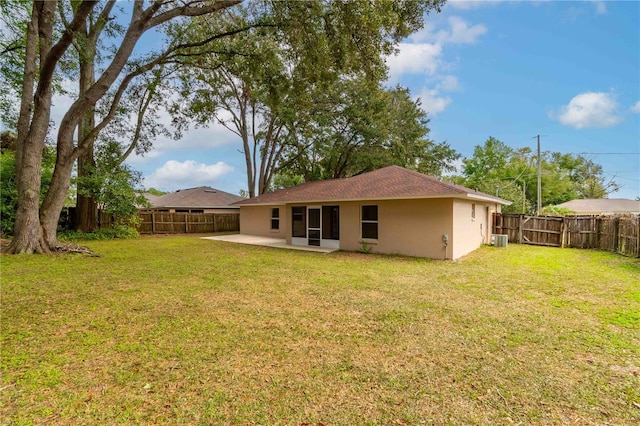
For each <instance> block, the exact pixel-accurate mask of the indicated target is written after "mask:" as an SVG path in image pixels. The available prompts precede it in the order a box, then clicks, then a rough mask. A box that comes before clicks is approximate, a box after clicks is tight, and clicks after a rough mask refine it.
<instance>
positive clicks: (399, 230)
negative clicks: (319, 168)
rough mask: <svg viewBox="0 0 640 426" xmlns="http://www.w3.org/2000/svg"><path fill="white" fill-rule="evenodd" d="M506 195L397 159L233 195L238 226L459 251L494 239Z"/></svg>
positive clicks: (352, 245) (449, 255)
mask: <svg viewBox="0 0 640 426" xmlns="http://www.w3.org/2000/svg"><path fill="white" fill-rule="evenodd" d="M504 204H509V202H508V201H505V200H502V199H500V198H497V197H494V196H491V195H488V194H484V193H481V192H477V191H475V190H472V189H469V188H465V187H462V186H459V185H454V184H451V183H447V182H442V181H440V180H438V179H437V178H434V177H431V176H427V175H424V174H421V173H418V172H415V171H411V170H407V169H404V168H402V167H399V166H389V167H385V168H382V169H378V170H375V171H372V172H369V173H364V174H361V175H358V176H353V177H350V178H345V179H334V180H326V181H318V182H308V183H304V184H301V185H297V186H294V187H291V188H286V189H281V190H279V191H275V192H272V193H268V194H263V195H260V196H258V197H255V198H250V199H245V200H243V201H239V202H236V203H234V205H235V206H239V207H240V233H241V234H246V235H255V236H263V237H273V238H281V239H285V240H286V242H287V244H291V245H298V246H320V247H327V248H337V249H341V250H348V251H356V250H359V249H361V248H363V247H366V248H367V249H371V251H372V252H374V253H388V254H401V255H407V256H416V257H430V258H434V259H457V258H459V257H461V256H464V255H465V254H467V253H470V252H472V251H473V250H475V249H477V248H478V247H479V246H480V245H481V244H483V243H489V241H490V235H489V233H490V229H491V228H490V224H491V218H492V213H494V212H500V208H501V206H502V205H504Z"/></svg>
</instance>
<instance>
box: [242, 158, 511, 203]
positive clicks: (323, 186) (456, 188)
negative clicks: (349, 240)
mask: <svg viewBox="0 0 640 426" xmlns="http://www.w3.org/2000/svg"><path fill="white" fill-rule="evenodd" d="M409 198H466V199H475V200H483V201H493V202H497V203H501V204H511V203H510V202H509V201H506V200H503V199H501V198H497V197H494V196H492V195H489V194H484V193H482V192H478V191H476V190H473V189H469V188H465V187H463V186H460V185H455V184H452V183H448V182H443V181H441V180H439V179H437V178H435V177H432V176H427V175H424V174H422V173H418V172H415V171H412V170H407V169H405V168H403V167H400V166H389V167H385V168H382V169H378V170H374V171H372V172H368V173H363V174H361V175H357V176H353V177H349V178H344V179H331V180H324V181H316V182H307V183H303V184H300V185H297V186H293V187H291V188H285V189H281V190H278V191H274V192H271V193H267V194H263V195H260V196H258V197H254V198H249V199H245V200H242V201H239V202H237V203H234V204H235V205H240V206H245V205H259V204H274V205H275V204H283V203H309V202H323V201H356V200H385V199H389V200H391V199H409Z"/></svg>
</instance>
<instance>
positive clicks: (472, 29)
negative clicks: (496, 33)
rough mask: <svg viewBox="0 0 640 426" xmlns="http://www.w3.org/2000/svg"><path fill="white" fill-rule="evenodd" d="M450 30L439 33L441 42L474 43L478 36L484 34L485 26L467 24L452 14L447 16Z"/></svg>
mask: <svg viewBox="0 0 640 426" xmlns="http://www.w3.org/2000/svg"><path fill="white" fill-rule="evenodd" d="M449 25H450V26H451V31H450V32H448V33H447V32H444V33H439V35H440V36H441V37H443V39H442V43H453V44H474V43H476V42H477V41H478V38H479V37H480V36H481V35H483V34H486V32H487V27H485V26H484V25H482V24H477V25H473V26H469V25H468V24H467V23H466V22H465V21H464V20H463V19H462V18H459V17H457V16H452V17H450V18H449Z"/></svg>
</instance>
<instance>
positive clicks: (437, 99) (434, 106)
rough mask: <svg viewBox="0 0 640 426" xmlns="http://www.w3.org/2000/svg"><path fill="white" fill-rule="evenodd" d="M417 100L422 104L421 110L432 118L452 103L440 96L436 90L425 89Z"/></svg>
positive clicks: (448, 98) (445, 97) (447, 98)
mask: <svg viewBox="0 0 640 426" xmlns="http://www.w3.org/2000/svg"><path fill="white" fill-rule="evenodd" d="M418 98H420V101H421V102H422V109H423V110H425V111H426V112H428V113H429V115H431V116H432V117H433V116H434V115H437V114H438V113H439V112H442V111H444V110H445V109H446V108H447V107H448V106H449V104H451V102H452V101H451V98H450V97H449V96H442V95H441V94H440V91H439V90H438V89H428V88H426V87H425V88H423V89H422V91H421V92H420V93H419V94H418Z"/></svg>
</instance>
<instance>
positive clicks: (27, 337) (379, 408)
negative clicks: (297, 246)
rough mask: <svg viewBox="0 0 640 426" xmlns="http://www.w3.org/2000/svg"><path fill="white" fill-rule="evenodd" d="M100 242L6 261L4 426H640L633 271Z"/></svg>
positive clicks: (627, 263)
mask: <svg viewBox="0 0 640 426" xmlns="http://www.w3.org/2000/svg"><path fill="white" fill-rule="evenodd" d="M87 245H89V247H90V248H91V249H92V250H93V251H95V252H97V253H100V254H101V255H102V257H99V258H95V257H85V256H71V255H69V256H64V255H56V256H31V257H25V256H19V257H13V256H4V257H2V258H1V259H0V262H1V266H2V299H3V300H2V308H3V315H2V319H1V321H2V336H1V337H2V347H1V350H2V367H3V368H2V374H3V381H2V382H3V385H2V387H1V389H2V390H1V391H0V398H1V399H2V401H1V402H2V407H3V409H2V413H1V414H0V415H1V416H2V417H1V420H2V423H3V424H10V423H18V424H20V423H27V424H28V423H36V424H40V423H51V424H77V423H81V424H89V423H108V424H125V423H155V424H180V423H182V424H184V423H187V424H291V425H300V424H304V423H309V424H317V423H323V424H325V425H330V424H334V425H341V424H425V423H426V424H508V423H520V424H637V423H638V422H639V421H640V409H638V408H637V406H636V404H640V386H639V385H640V383H639V378H638V371H637V370H638V367H637V366H638V359H640V358H639V354H640V342H639V341H638V337H637V336H638V333H639V332H640V327H639V324H638V323H637V322H635V321H633V320H631V321H628V319H629V318H631V319H633V316H632V315H631V316H630V315H627V314H628V313H633V312H639V311H640V300H638V298H636V297H634V296H633V295H635V294H639V292H640V288H639V284H638V283H639V282H640V273H639V271H640V269H638V268H636V266H634V265H636V263H637V262H638V261H637V260H633V259H626V258H621V257H617V256H613V255H609V254H607V253H599V252H590V251H579V250H569V249H567V250H548V249H544V248H536V247H526V246H515V245H512V246H509V248H508V249H506V250H504V249H503V250H496V249H492V248H483V249H481V250H480V251H478V252H476V253H473V254H472V255H471V256H468V257H466V258H465V259H464V260H463V261H460V262H439V261H430V260H424V259H411V258H403V257H397V256H395V257H394V256H377V255H363V254H359V253H339V252H338V253H332V254H329V255H325V254H323V255H319V254H316V253H307V252H292V251H286V250H277V249H265V248H256V247H251V246H243V245H235V244H229V243H223V242H216V241H209V240H200V239H197V238H194V237H190V236H178V237H172V238H141V239H138V240H127V241H105V242H91V243H87ZM613 314H615V315H617V316H614V315H613ZM618 314H620V315H618ZM623 314H624V315H623ZM620 318H622V319H624V321H622V320H620Z"/></svg>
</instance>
